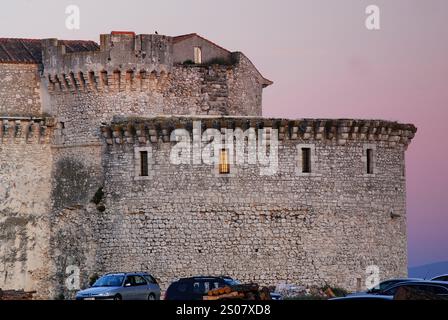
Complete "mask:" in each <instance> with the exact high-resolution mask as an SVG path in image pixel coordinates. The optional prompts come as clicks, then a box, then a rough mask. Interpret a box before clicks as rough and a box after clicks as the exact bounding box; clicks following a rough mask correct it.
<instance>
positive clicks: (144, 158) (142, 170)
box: [140, 151, 148, 177]
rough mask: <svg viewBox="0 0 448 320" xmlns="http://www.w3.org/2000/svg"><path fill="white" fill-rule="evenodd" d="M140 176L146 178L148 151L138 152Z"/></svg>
mask: <svg viewBox="0 0 448 320" xmlns="http://www.w3.org/2000/svg"><path fill="white" fill-rule="evenodd" d="M140 176H142V177H147V176H148V151H140Z"/></svg>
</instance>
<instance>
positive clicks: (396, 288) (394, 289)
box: [384, 286, 400, 296]
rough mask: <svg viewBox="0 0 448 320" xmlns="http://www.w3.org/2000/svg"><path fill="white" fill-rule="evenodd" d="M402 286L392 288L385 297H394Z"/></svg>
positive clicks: (386, 292) (385, 293) (385, 292)
mask: <svg viewBox="0 0 448 320" xmlns="http://www.w3.org/2000/svg"><path fill="white" fill-rule="evenodd" d="M398 288H400V286H396V287H392V288H390V289H387V290H386V291H384V295H386V296H394V295H395V293H396V292H397V290H398Z"/></svg>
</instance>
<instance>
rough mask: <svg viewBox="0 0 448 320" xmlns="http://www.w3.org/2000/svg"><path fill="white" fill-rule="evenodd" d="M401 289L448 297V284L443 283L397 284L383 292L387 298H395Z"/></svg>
mask: <svg viewBox="0 0 448 320" xmlns="http://www.w3.org/2000/svg"><path fill="white" fill-rule="evenodd" d="M401 287H406V288H412V289H416V290H420V291H424V292H428V293H432V294H435V295H438V296H443V297H448V282H443V281H409V282H402V283H399V284H396V285H394V286H391V287H389V288H388V289H386V290H384V292H382V293H381V294H382V295H385V296H394V295H395V293H396V292H397V290H398V289H399V288H401Z"/></svg>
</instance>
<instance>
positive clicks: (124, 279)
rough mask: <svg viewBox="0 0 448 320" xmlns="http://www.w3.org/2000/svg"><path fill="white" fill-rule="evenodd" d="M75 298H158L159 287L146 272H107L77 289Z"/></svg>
mask: <svg viewBox="0 0 448 320" xmlns="http://www.w3.org/2000/svg"><path fill="white" fill-rule="evenodd" d="M76 300H160V287H159V285H158V283H157V281H156V279H154V277H153V276H151V275H150V274H148V273H144V272H136V273H108V274H106V275H104V276H102V277H101V278H99V279H98V280H97V281H96V282H95V283H94V284H93V286H92V287H90V288H89V289H86V290H81V291H79V292H78V293H77V294H76Z"/></svg>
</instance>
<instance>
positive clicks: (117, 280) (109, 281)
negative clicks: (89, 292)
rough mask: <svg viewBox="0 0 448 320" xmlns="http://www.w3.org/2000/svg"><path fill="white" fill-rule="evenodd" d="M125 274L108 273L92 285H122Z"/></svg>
mask: <svg viewBox="0 0 448 320" xmlns="http://www.w3.org/2000/svg"><path fill="white" fill-rule="evenodd" d="M123 279H124V276H118V275H106V276H103V277H101V278H99V279H98V280H97V281H96V282H95V283H94V284H93V286H92V287H120V286H121V284H122V283H123Z"/></svg>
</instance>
